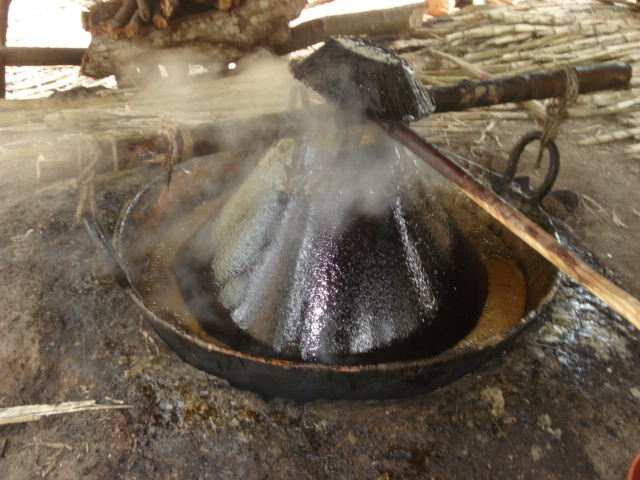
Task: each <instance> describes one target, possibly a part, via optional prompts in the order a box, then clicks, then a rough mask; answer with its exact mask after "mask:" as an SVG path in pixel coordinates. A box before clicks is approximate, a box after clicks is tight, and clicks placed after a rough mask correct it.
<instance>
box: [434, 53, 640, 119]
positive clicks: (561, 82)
mask: <svg viewBox="0 0 640 480" xmlns="http://www.w3.org/2000/svg"><path fill="white" fill-rule="evenodd" d="M576 73H577V75H578V81H579V83H580V93H590V92H595V91H599V90H609V89H616V88H626V87H627V86H628V85H629V81H630V80H631V73H632V71H631V67H630V66H629V65H628V64H626V63H607V64H603V65H596V66H593V67H576ZM565 87H566V75H565V73H564V71H563V70H557V71H555V72H538V73H531V74H528V75H514V76H509V77H499V78H495V79H492V80H482V81H473V80H465V81H463V82H460V83H456V84H454V85H447V86H443V87H431V88H430V89H429V91H430V92H431V94H432V95H433V97H434V100H435V104H436V109H435V112H434V113H440V112H453V111H457V110H465V109H468V108H477V107H488V106H490V105H497V104H500V103H511V102H522V101H527V100H541V99H543V98H553V97H559V96H561V95H562V94H563V93H564V91H565Z"/></svg>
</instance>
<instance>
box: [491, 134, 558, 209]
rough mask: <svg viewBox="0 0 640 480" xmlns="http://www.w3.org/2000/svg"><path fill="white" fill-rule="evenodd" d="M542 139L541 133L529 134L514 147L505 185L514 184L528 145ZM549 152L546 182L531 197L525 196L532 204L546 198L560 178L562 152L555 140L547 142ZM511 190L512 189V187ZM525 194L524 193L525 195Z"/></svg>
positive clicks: (506, 172)
mask: <svg viewBox="0 0 640 480" xmlns="http://www.w3.org/2000/svg"><path fill="white" fill-rule="evenodd" d="M541 137H542V132H541V131H535V132H530V133H527V134H526V135H525V136H523V137H522V138H521V139H520V141H519V142H518V144H517V145H516V146H515V147H514V149H513V150H512V151H511V153H510V154H509V160H508V162H507V168H506V169H505V171H504V173H503V174H502V177H503V179H504V182H505V185H508V186H510V185H511V184H512V182H513V179H514V178H515V175H516V170H517V169H518V162H519V161H520V156H521V155H522V152H524V150H525V148H527V145H529V144H530V143H531V142H533V141H534V140H540V138H541ZM545 148H546V149H547V150H548V151H549V168H548V169H547V175H546V176H545V178H544V181H543V182H542V183H541V184H540V186H539V187H538V188H537V189H535V190H533V192H532V193H531V194H530V195H526V194H525V195H524V196H525V197H526V198H527V199H528V200H530V201H532V202H537V203H539V202H540V201H541V200H542V199H543V198H544V196H545V195H546V194H547V193H549V191H550V190H551V187H553V184H554V182H555V181H556V178H557V177H558V171H559V170H560V151H559V149H558V145H557V144H556V142H555V140H553V139H550V140H549V141H548V142H547V145H546V147H545ZM510 188H511V187H510ZM523 194H524V193H523Z"/></svg>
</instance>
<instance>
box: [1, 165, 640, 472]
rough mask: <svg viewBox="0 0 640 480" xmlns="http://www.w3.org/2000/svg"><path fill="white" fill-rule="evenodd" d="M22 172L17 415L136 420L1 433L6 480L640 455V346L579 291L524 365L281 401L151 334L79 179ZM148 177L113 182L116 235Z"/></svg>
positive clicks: (6, 318)
mask: <svg viewBox="0 0 640 480" xmlns="http://www.w3.org/2000/svg"><path fill="white" fill-rule="evenodd" d="M8 171H9V173H10V174H11V172H14V173H13V174H14V176H15V178H16V179H19V180H20V183H19V184H20V187H21V188H22V189H23V190H25V191H27V190H28V191H29V201H25V200H26V199H25V197H24V195H25V194H21V193H20V192H17V191H16V188H17V187H13V191H14V192H15V196H12V197H9V198H5V199H4V200H3V203H2V204H1V206H0V207H1V208H0V209H1V215H2V218H3V219H4V220H3V223H2V225H0V239H1V240H2V242H1V244H0V271H1V273H2V278H3V282H2V287H0V305H1V306H2V312H3V315H2V320H1V321H0V338H2V343H1V344H0V346H1V348H0V361H1V362H2V364H3V365H5V369H4V374H3V381H2V382H0V406H2V407H6V406H16V405H24V404H34V403H59V402H63V401H79V400H85V399H94V400H96V401H97V402H98V403H100V404H105V405H118V404H121V403H122V404H123V405H126V406H128V407H127V408H121V409H113V410H103V411H96V412H84V413H75V414H69V415H61V416H52V417H49V418H45V419H43V420H40V421H38V422H30V423H23V424H17V425H0V447H1V450H2V453H1V454H0V469H1V470H2V472H3V473H2V477H3V478H7V479H25V478H42V476H43V475H44V476H45V477H46V478H59V479H73V478H95V479H109V478H124V479H134V478H183V479H188V478H215V479H224V478H229V479H237V478H247V479H263V478H264V479H289V478H299V479H312V478H354V479H360V478H361V479H457V478H474V479H495V478H504V479H534V478H554V479H575V478H595V479H609V478H622V477H623V476H624V475H625V474H626V469H627V468H628V465H629V463H630V461H631V459H632V457H633V456H634V454H635V453H636V450H637V449H638V447H639V446H640V431H639V430H638V429H637V428H636V426H637V424H638V418H639V416H640V376H639V375H638V373H637V365H638V364H640V350H639V349H638V336H637V333H636V332H633V331H632V329H631V328H630V327H628V326H627V325H626V323H624V322H622V321H621V320H620V319H618V318H617V317H614V316H612V315H611V314H610V312H609V310H608V309H607V308H605V307H604V306H602V305H601V304H600V303H599V302H598V301H596V300H594V299H593V298H592V297H591V296H589V295H588V294H586V293H584V291H582V290H581V289H577V288H575V287H574V286H573V285H569V286H565V287H563V288H562V289H561V292H560V295H559V296H558V298H557V300H556V301H555V302H554V304H553V305H552V306H551V308H550V309H549V310H548V311H547V312H546V313H545V315H544V316H543V318H540V320H539V321H538V322H536V324H535V325H534V327H533V328H531V329H529V330H528V331H527V332H525V334H523V335H522V336H521V337H520V339H519V340H518V341H517V342H516V344H515V345H514V346H513V347H512V348H511V349H510V350H509V351H508V352H506V353H505V354H503V355H500V356H498V357H496V358H493V359H492V360H490V361H488V362H487V363H485V364H484V365H482V366H481V367H480V368H479V369H478V370H476V371H474V372H472V373H470V374H468V375H466V376H465V377H463V378H461V379H460V380H458V381H456V382H454V383H452V384H450V385H448V386H446V387H444V388H441V389H439V390H437V391H435V392H433V393H431V394H428V395H425V396H421V397H416V398H409V399H405V400H397V401H385V402H381V401H361V402H353V401H349V402H347V401H332V402H328V401H316V402H312V403H307V404H304V405H298V404H294V403H292V402H290V401H287V400H284V399H275V400H272V401H269V402H266V401H264V400H263V399H262V398H260V397H259V396H257V395H255V394H253V393H250V392H246V391H241V390H238V389H235V388H233V387H231V386H229V385H228V384H227V382H225V381H223V380H220V379H218V378H215V377H213V376H210V375H207V374H205V373H203V372H200V371H198V370H196V369H194V368H193V367H191V366H190V365H188V364H186V363H184V362H182V361H181V360H180V359H179V358H178V357H177V356H176V355H175V354H174V353H173V352H172V351H171V350H169V349H168V348H167V347H166V346H165V345H164V344H163V343H162V341H161V340H159V338H158V337H157V336H156V335H155V333H154V332H153V331H151V330H150V329H149V325H148V324H147V323H146V321H145V320H144V319H143V318H142V315H141V313H140V311H139V310H138V309H137V308H136V307H135V306H134V304H133V303H132V301H131V300H130V299H129V297H128V296H127V295H126V294H125V293H124V292H123V291H121V290H120V289H119V287H117V286H116V285H115V284H114V283H113V282H111V281H110V279H109V278H108V277H107V276H105V275H104V273H103V272H102V271H101V269H100V266H99V262H98V261H97V260H96V257H95V255H94V254H95V249H94V247H93V245H92V244H91V242H90V240H89V238H88V235H87V234H86V232H85V231H84V229H83V228H82V227H81V226H79V225H77V224H75V223H74V220H73V215H74V210H75V195H76V189H75V186H74V184H73V183H71V182H68V183H65V184H60V185H58V186H56V187H50V188H47V189H39V187H38V186H37V185H36V183H35V180H31V178H32V176H29V175H26V174H18V173H17V172H18V165H17V164H16V165H13V164H11V165H8ZM149 175H150V172H140V173H138V174H136V175H133V176H129V177H126V178H120V179H113V178H112V179H107V180H103V181H102V182H101V183H100V185H98V204H99V206H100V207H101V208H102V211H101V214H102V215H103V217H102V218H103V222H104V224H105V225H106V226H107V227H108V228H112V226H113V225H114V224H115V219H116V218H117V215H118V211H119V208H120V206H121V205H119V201H120V200H122V199H124V198H128V196H129V195H131V194H132V193H133V192H135V191H136V190H137V189H138V188H139V187H140V186H141V185H142V184H144V183H145V181H146V180H147V179H148V178H149ZM16 185H18V183H17V182H16ZM107 192H112V193H107ZM113 192H116V193H113Z"/></svg>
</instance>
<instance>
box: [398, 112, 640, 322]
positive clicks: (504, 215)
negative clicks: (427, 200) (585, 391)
mask: <svg viewBox="0 0 640 480" xmlns="http://www.w3.org/2000/svg"><path fill="white" fill-rule="evenodd" d="M389 135H390V136H391V137H392V138H395V139H396V140H398V141H399V142H400V143H402V144H403V145H404V146H406V147H407V148H408V149H409V150H411V151H412V152H413V153H415V154H416V155H417V156H418V157H420V158H421V159H422V160H424V161H425V162H426V163H428V164H429V165H431V167H433V168H434V169H435V170H436V171H437V172H439V173H440V174H441V175H443V176H444V177H445V178H447V179H448V180H450V181H451V182H452V183H453V184H454V185H456V186H457V187H458V188H459V189H460V190H462V192H463V193H465V194H466V195H467V196H468V197H469V198H471V199H472V200H473V201H474V202H476V203H477V204H478V205H479V206H480V207H482V208H483V209H484V210H486V211H487V212H488V213H489V214H490V215H491V216H492V217H493V218H495V219H496V220H498V221H499V222H500V223H502V224H503V225H504V226H505V227H507V228H508V229H509V230H510V231H511V232H513V233H514V234H515V235H517V236H518V237H519V238H520V239H521V240H522V241H524V242H525V243H526V244H527V245H529V246H530V247H532V248H533V249H534V250H535V251H536V252H538V253H539V254H540V255H542V256H543V257H544V258H546V259H547V260H548V261H549V262H551V263H552V264H553V265H555V266H556V267H557V268H558V269H560V270H561V271H562V272H564V273H565V274H566V275H568V276H569V277H571V278H572V279H573V280H575V281H576V282H577V283H579V284H580V285H582V286H583V287H585V288H586V289H588V290H589V291H590V292H591V293H593V294H594V295H595V296H596V297H598V298H599V299H600V300H602V301H603V302H605V303H606V304H607V305H609V307H611V309H613V310H614V311H615V312H617V313H619V314H620V315H622V316H623V317H624V318H625V319H627V320H628V321H629V322H630V323H632V324H633V325H634V326H635V327H636V328H637V329H639V330H640V301H638V300H637V299H636V298H634V297H633V296H631V295H630V294H629V293H627V292H626V291H624V290H623V289H621V288H620V287H618V286H616V285H614V284H613V283H612V282H610V281H609V280H607V279H606V278H604V277H603V276H602V275H600V274H599V273H598V272H596V271H595V270H594V269H593V268H591V267H590V266H589V265H587V264H586V263H585V262H584V261H583V260H582V259H580V258H579V257H578V256H576V255H575V254H574V253H573V252H571V251H569V250H568V249H567V248H566V247H564V246H562V245H561V244H560V243H559V242H558V241H557V240H556V239H555V238H553V237H552V236H551V235H549V234H548V233H547V232H545V231H544V230H543V229H542V228H540V227H539V226H538V225H537V224H536V223H534V222H533V221H532V220H530V219H529V218H527V217H526V216H525V215H524V214H522V213H520V212H519V211H518V210H516V209H515V208H514V207H512V206H511V205H509V204H508V203H506V202H505V201H504V200H503V199H502V198H500V197H499V196H498V195H496V194H495V193H493V192H492V191H491V190H490V189H489V188H487V187H485V186H484V185H483V184H482V183H480V182H479V181H478V180H476V179H475V178H474V177H473V176H472V175H470V174H469V173H467V172H466V171H465V170H464V169H463V168H462V167H460V166H459V165H458V164H456V163H455V162H454V161H453V160H451V159H449V158H447V157H446V156H445V155H444V154H443V153H442V152H440V151H439V150H438V149H437V148H436V147H435V146H433V145H431V144H430V143H429V142H427V141H426V140H425V139H423V138H422V137H421V136H420V135H418V134H417V133H416V132H415V131H414V130H412V129H411V128H409V127H407V126H405V125H402V124H397V125H393V126H392V127H391V128H390V129H389Z"/></svg>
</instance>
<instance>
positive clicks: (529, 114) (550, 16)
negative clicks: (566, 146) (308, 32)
mask: <svg viewBox="0 0 640 480" xmlns="http://www.w3.org/2000/svg"><path fill="white" fill-rule="evenodd" d="M636 7H637V5H636V4H630V5H627V4H626V3H625V2H609V1H607V2H604V1H600V2H598V1H586V0H582V1H576V2H566V1H556V2H544V3H542V2H528V3H522V4H518V5H511V6H496V5H483V6H470V7H467V8H464V9H462V10H461V11H459V12H458V13H457V14H454V15H452V16H451V17H449V18H447V19H444V20H443V19H441V18H438V19H434V20H431V21H429V22H427V23H425V24H424V25H423V27H422V28H421V29H420V30H419V31H417V32H414V33H412V34H411V35H410V36H404V37H396V38H394V39H386V42H385V46H387V47H388V48H390V49H392V50H395V51H396V52H398V53H400V54H401V55H402V56H403V57H404V58H406V59H407V60H409V61H410V62H411V63H413V65H414V67H415V68H416V70H417V74H418V77H419V78H420V79H421V80H422V81H423V82H424V83H425V84H426V85H447V84H451V83H455V82H459V81H462V80H464V79H467V78H476V79H488V78H492V77H499V76H504V75H515V74H526V73H530V72H535V71H540V70H557V69H559V68H563V67H565V66H578V65H582V66H586V65H594V64H599V63H606V62H613V61H622V62H627V63H629V64H630V65H631V66H632V67H633V68H634V71H639V68H640V53H639V52H640V10H638V9H637V8H636ZM525 103H526V104H525V105H515V104H507V105H497V106H494V107H490V108H486V109H482V110H474V111H467V112H456V113H455V114H446V116H445V117H446V118H441V119H430V120H429V121H434V122H436V123H439V122H445V123H447V124H449V125H451V124H452V121H453V123H454V131H455V123H456V122H457V123H458V124H459V125H462V124H464V125H468V122H473V121H474V120H478V121H483V122H485V123H486V122H487V119H488V114H487V112H489V113H490V118H489V120H491V119H493V120H500V119H504V120H519V119H523V120H529V121H530V120H531V118H534V119H541V118H542V117H543V116H544V105H543V104H542V103H543V102H525ZM523 107H524V108H523ZM608 115H619V116H620V117H619V118H620V119H621V121H622V123H623V124H626V125H627V126H628V127H629V128H628V129H623V130H621V131H617V132H615V134H610V133H607V134H602V135H595V136H594V135H590V136H589V138H585V139H584V140H583V141H582V142H581V143H582V144H584V145H594V144H598V143H604V142H610V141H615V140H627V139H637V140H638V141H640V128H639V127H640V125H639V121H640V79H639V78H638V77H635V78H633V79H632V80H631V88H630V89H628V90H624V91H614V92H600V93H596V94H591V95H583V96H580V98H579V99H578V101H577V102H576V103H575V104H574V105H573V106H572V107H571V108H570V109H569V111H568V118H596V117H604V116H608ZM461 122H463V123H461ZM459 130H460V131H461V132H467V131H468V128H467V129H465V128H460V129H459ZM449 133H451V132H449ZM625 151H626V152H627V153H629V154H632V155H634V156H637V157H638V158H640V144H637V145H636V144H632V145H629V146H628V147H627V148H626V149H625Z"/></svg>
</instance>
